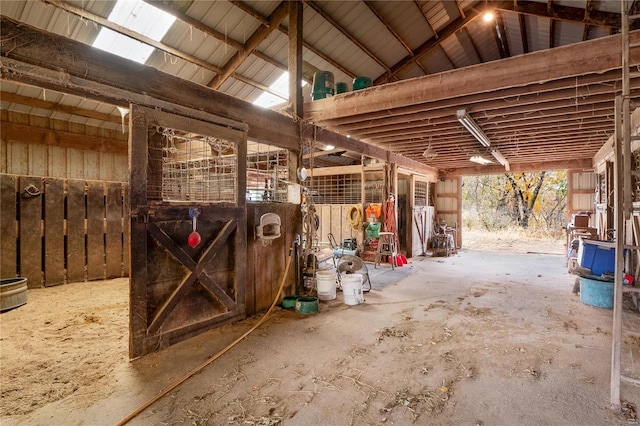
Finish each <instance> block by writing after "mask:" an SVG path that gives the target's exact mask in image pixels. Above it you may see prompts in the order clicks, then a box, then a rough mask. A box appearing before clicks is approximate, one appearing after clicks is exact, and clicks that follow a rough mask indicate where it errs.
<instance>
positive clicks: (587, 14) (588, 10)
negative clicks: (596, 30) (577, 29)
mask: <svg viewBox="0 0 640 426" xmlns="http://www.w3.org/2000/svg"><path fill="white" fill-rule="evenodd" d="M592 11H593V3H592V2H591V0H587V4H586V5H585V6H584V21H585V24H584V29H583V31H582V41H587V40H588V39H589V24H588V23H587V22H589V19H590V18H591V12H592Z"/></svg>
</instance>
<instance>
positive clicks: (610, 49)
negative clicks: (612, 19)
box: [306, 31, 640, 122]
mask: <svg viewBox="0 0 640 426" xmlns="http://www.w3.org/2000/svg"><path fill="white" fill-rule="evenodd" d="M630 39H631V43H632V44H633V43H638V42H639V41H640V32H638V31H635V32H633V33H631V34H630ZM620 49H621V47H620V35H616V36H609V37H603V38H599V39H596V40H590V41H587V42H584V43H580V44H573V45H569V46H562V47H557V48H555V49H551V50H544V51H539V52H534V53H530V54H528V55H518V56H514V57H511V58H507V59H504V60H501V61H492V62H488V63H484V64H479V65H475V66H473V67H468V68H465V69H456V70H452V71H449V72H447V73H439V74H437V75H427V76H424V77H417V78H414V79H411V80H408V81H400V82H396V83H392V84H387V85H384V86H379V87H372V88H369V89H364V90H359V91H356V92H350V93H345V94H343V95H342V96H339V97H332V98H327V99H319V100H317V101H314V102H311V103H308V104H307V109H306V115H307V118H309V119H311V120H312V121H314V122H317V121H320V120H329V119H334V118H338V117H347V116H351V115H356V114H365V113H369V112H376V111H380V110H385V111H387V110H390V109H393V108H399V107H405V106H408V105H416V104H420V103H423V102H427V101H428V102H434V101H436V100H441V99H446V98H449V99H450V98H455V97H462V96H467V95H475V94H478V93H484V92H494V91H498V90H504V89H508V88H512V87H522V86H527V85H534V84H538V83H544V82H548V81H551V80H555V79H564V78H567V77H579V76H582V75H586V74H601V73H604V72H607V71H610V70H614V69H617V68H620V62H621V57H620V54H619V52H620ZM630 61H631V65H637V64H638V63H640V49H638V48H633V49H631V52H630ZM488 75H490V76H492V78H486V76H488Z"/></svg>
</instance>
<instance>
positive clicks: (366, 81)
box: [353, 76, 373, 92]
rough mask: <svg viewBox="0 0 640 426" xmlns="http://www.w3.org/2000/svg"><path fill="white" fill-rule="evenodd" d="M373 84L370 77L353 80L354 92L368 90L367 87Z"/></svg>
mask: <svg viewBox="0 0 640 426" xmlns="http://www.w3.org/2000/svg"><path fill="white" fill-rule="evenodd" d="M372 85H373V84H372V82H371V79H370V78H369V77H363V76H359V77H356V78H354V79H353V91H354V92H355V91H356V90H361V89H366V88H367V87H371V86H372Z"/></svg>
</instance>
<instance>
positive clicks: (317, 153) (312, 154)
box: [302, 148, 347, 160]
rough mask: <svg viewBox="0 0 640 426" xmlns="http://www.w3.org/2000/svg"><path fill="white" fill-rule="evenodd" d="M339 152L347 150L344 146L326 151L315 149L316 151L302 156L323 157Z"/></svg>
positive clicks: (305, 157) (304, 157)
mask: <svg viewBox="0 0 640 426" xmlns="http://www.w3.org/2000/svg"><path fill="white" fill-rule="evenodd" d="M339 152H347V150H346V149H344V148H334V149H328V150H326V151H315V152H310V153H308V154H303V155H302V158H303V159H305V160H306V159H307V158H311V157H313V158H316V157H322V156H323V155H331V154H337V153H339Z"/></svg>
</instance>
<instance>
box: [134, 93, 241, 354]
mask: <svg viewBox="0 0 640 426" xmlns="http://www.w3.org/2000/svg"><path fill="white" fill-rule="evenodd" d="M220 120H224V119H220ZM222 124H223V125H218V124H214V123H210V122H204V121H199V120H195V119H192V118H188V117H182V116H177V115H173V114H169V113H166V112H161V111H157V110H151V109H147V108H143V107H139V106H136V105H132V107H131V114H130V126H131V133H130V141H129V146H130V150H131V151H130V156H129V158H130V162H131V164H130V170H131V177H130V186H129V188H130V195H129V198H130V203H131V205H130V206H131V210H130V212H131V213H130V214H131V221H130V224H131V237H130V238H131V257H130V279H131V288H130V339H129V343H130V345H129V355H130V357H131V358H136V357H139V356H141V355H145V354H148V353H150V352H153V351H157V350H159V349H161V348H163V347H166V346H169V345H172V344H174V343H177V342H178V341H181V340H184V339H186V338H189V337H191V336H194V335H196V334H198V333H201V332H203V331H205V330H208V329H211V328H213V327H216V326H219V325H222V324H224V323H227V322H230V321H235V320H239V319H241V318H244V316H245V282H246V273H245V266H246V246H247V241H246V210H245V201H244V200H245V197H244V194H245V188H246V131H245V130H243V129H241V128H232V127H231V125H230V124H229V123H225V122H224V121H223V123H222ZM174 137H175V139H174ZM221 141H222V142H221ZM196 148H197V149H196ZM234 156H235V157H234ZM234 158H235V160H234ZM168 194H169V195H168ZM181 197H182V199H181ZM190 213H198V215H197V222H196V230H197V232H198V233H199V234H200V235H201V237H202V240H201V242H200V243H199V244H198V245H196V246H195V247H191V246H190V245H189V244H188V235H189V234H190V233H191V232H192V230H193V228H192V227H193V223H192V216H190Z"/></svg>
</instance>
